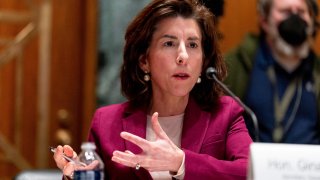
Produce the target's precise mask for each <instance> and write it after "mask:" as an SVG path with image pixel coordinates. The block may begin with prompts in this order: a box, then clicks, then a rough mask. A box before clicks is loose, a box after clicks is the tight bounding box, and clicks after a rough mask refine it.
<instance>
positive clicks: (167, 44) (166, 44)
mask: <svg viewBox="0 0 320 180" xmlns="http://www.w3.org/2000/svg"><path fill="white" fill-rule="evenodd" d="M164 46H168V47H171V46H173V42H172V41H167V42H165V43H164Z"/></svg>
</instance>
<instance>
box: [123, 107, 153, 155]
mask: <svg viewBox="0 0 320 180" xmlns="http://www.w3.org/2000/svg"><path fill="white" fill-rule="evenodd" d="M122 123H123V129H124V131H126V132H129V133H131V134H134V135H136V136H139V137H141V138H144V139H146V129H147V115H146V113H145V112H144V111H142V110H139V111H135V112H133V113H131V114H130V115H129V116H127V117H125V118H124V119H123V121H122ZM125 146H126V149H127V150H129V151H131V152H133V153H134V154H137V153H141V152H142V151H141V149H140V148H139V146H137V145H135V144H133V143H131V142H129V141H125Z"/></svg>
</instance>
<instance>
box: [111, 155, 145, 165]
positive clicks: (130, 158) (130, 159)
mask: <svg viewBox="0 0 320 180" xmlns="http://www.w3.org/2000/svg"><path fill="white" fill-rule="evenodd" d="M111 160H112V161H114V162H117V163H120V164H122V165H125V166H129V167H135V166H136V164H137V163H139V162H140V161H139V158H138V156H137V155H135V154H133V153H132V152H130V151H125V152H121V151H114V152H113V156H112V158H111Z"/></svg>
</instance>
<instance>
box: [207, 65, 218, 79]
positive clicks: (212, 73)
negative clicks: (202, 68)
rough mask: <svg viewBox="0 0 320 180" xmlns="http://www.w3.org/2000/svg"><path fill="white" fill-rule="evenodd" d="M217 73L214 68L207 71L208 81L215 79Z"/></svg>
mask: <svg viewBox="0 0 320 180" xmlns="http://www.w3.org/2000/svg"><path fill="white" fill-rule="evenodd" d="M216 73H217V70H216V69H215V68H214V67H208V69H207V71H206V76H207V78H208V79H213V76H215V75H216Z"/></svg>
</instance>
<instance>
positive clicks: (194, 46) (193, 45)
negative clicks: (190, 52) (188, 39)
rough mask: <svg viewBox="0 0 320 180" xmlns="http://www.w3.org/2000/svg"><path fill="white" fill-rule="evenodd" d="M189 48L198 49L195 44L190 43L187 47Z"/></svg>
mask: <svg viewBox="0 0 320 180" xmlns="http://www.w3.org/2000/svg"><path fill="white" fill-rule="evenodd" d="M189 46H190V47H191V48H197V47H198V44H197V43H190V45H189Z"/></svg>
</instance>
